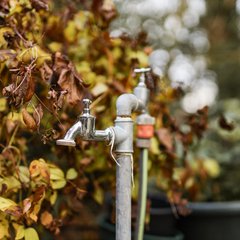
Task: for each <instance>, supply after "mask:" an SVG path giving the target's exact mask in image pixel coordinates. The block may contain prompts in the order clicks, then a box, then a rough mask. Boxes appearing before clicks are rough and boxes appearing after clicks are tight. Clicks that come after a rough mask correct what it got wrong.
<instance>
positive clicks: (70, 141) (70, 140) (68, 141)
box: [57, 121, 82, 147]
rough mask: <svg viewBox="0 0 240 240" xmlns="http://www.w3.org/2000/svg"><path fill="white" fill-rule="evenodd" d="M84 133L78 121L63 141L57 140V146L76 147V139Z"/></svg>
mask: <svg viewBox="0 0 240 240" xmlns="http://www.w3.org/2000/svg"><path fill="white" fill-rule="evenodd" d="M81 133H82V123H81V122H80V121H77V122H76V123H75V124H74V125H73V126H72V127H71V128H70V129H69V130H68V131H67V133H66V135H65V137H64V138H63V139H59V140H57V145H62V146H72V147H75V146H76V142H75V138H76V136H77V135H81Z"/></svg>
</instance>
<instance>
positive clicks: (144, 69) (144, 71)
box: [134, 68, 151, 73]
mask: <svg viewBox="0 0 240 240" xmlns="http://www.w3.org/2000/svg"><path fill="white" fill-rule="evenodd" d="M150 71H151V68H135V69H134V72H135V73H146V72H150Z"/></svg>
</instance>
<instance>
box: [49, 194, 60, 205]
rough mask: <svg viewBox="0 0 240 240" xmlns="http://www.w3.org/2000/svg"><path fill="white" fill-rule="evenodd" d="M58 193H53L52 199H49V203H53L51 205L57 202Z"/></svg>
mask: <svg viewBox="0 0 240 240" xmlns="http://www.w3.org/2000/svg"><path fill="white" fill-rule="evenodd" d="M57 196H58V194H57V191H53V193H52V194H51V196H50V198H49V201H50V203H51V205H54V204H55V202H56V200H57Z"/></svg>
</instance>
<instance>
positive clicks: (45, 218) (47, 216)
mask: <svg viewBox="0 0 240 240" xmlns="http://www.w3.org/2000/svg"><path fill="white" fill-rule="evenodd" d="M52 221H53V216H52V214H51V213H49V212H48V211H44V212H43V213H42V214H41V223H42V225H43V226H45V227H48V226H49V225H50V224H51V223H52Z"/></svg>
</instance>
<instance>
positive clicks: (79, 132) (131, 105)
mask: <svg viewBox="0 0 240 240" xmlns="http://www.w3.org/2000/svg"><path fill="white" fill-rule="evenodd" d="M148 71H150V68H140V69H136V70H135V72H136V73H141V74H142V75H141V77H140V82H139V84H138V85H137V86H136V87H135V88H134V94H122V95H121V96H119V97H118V99H117V103H116V110H117V118H116V120H115V125H114V127H109V128H107V129H105V130H95V117H94V116H92V115H91V114H90V104H91V101H90V100H89V99H84V100H83V103H84V110H83V113H82V114H81V115H80V116H79V119H78V121H77V122H76V123H75V124H74V125H73V126H72V127H71V128H70V129H69V130H68V132H67V133H66V135H65V137H64V138H63V139H59V140H57V144H58V145H64V146H75V145H76V143H75V138H76V137H80V138H81V139H82V140H85V141H106V142H111V143H113V144H114V146H113V147H114V149H113V151H114V153H115V154H116V161H117V163H118V165H117V170H116V240H131V183H132V182H131V180H132V171H133V169H132V164H133V163H132V161H133V157H132V154H133V120H132V118H131V115H132V112H134V111H137V112H140V113H144V112H145V110H146V104H147V101H148V96H149V90H148V89H147V87H146V85H145V73H146V72H148Z"/></svg>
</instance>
